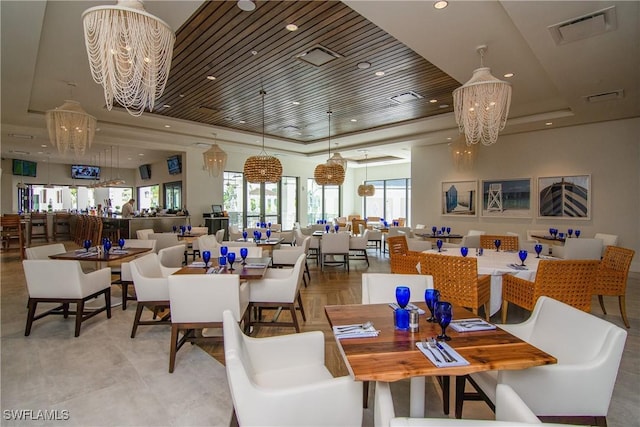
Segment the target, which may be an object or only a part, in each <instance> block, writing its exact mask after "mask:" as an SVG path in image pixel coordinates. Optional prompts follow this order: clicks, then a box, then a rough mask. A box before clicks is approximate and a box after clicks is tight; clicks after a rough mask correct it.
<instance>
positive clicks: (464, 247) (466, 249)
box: [460, 246, 469, 257]
mask: <svg viewBox="0 0 640 427" xmlns="http://www.w3.org/2000/svg"><path fill="white" fill-rule="evenodd" d="M460 253H461V254H462V256H463V257H466V256H467V254H468V253H469V248H468V247H466V246H463V247H461V248H460Z"/></svg>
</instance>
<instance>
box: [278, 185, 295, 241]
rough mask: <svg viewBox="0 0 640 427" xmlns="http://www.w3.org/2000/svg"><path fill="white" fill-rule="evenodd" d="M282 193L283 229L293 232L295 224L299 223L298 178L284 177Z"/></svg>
mask: <svg viewBox="0 0 640 427" xmlns="http://www.w3.org/2000/svg"><path fill="white" fill-rule="evenodd" d="M281 182H282V191H281V192H280V201H281V203H280V209H281V210H282V215H281V218H282V229H283V230H293V223H294V222H296V221H298V178H297V177H295V176H283V177H282V181H281Z"/></svg>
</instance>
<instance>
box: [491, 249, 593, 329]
mask: <svg viewBox="0 0 640 427" xmlns="http://www.w3.org/2000/svg"><path fill="white" fill-rule="evenodd" d="M599 263H600V262H599V261H595V260H573V259H572V260H540V263H539V264H538V271H537V272H536V280H535V282H531V281H529V280H524V279H520V278H518V277H515V276H512V275H510V274H505V275H504V276H503V277H502V323H507V310H508V307H509V303H512V304H515V305H517V306H520V307H522V308H524V309H525V310H529V311H532V310H533V307H534V306H535V304H536V301H538V298H540V297H541V296H543V295H544V296H548V297H550V298H553V299H556V300H558V301H561V302H563V303H565V304H568V305H571V306H573V307H575V308H577V309H579V310H582V311H586V312H587V313H588V312H589V311H591V296H592V293H593V285H594V281H595V277H596V273H597V271H598V264H599Z"/></svg>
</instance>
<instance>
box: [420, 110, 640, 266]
mask: <svg viewBox="0 0 640 427" xmlns="http://www.w3.org/2000/svg"><path fill="white" fill-rule="evenodd" d="M411 155H412V167H411V176H412V178H413V180H412V184H413V186H412V195H411V198H412V218H413V221H412V222H413V223H423V224H426V225H427V226H428V227H430V226H432V225H436V226H443V225H447V226H450V227H452V229H453V231H454V232H456V233H460V234H465V233H466V231H467V230H469V229H481V230H486V231H487V232H495V233H498V232H507V231H514V232H518V233H520V234H521V235H525V233H526V230H527V229H548V228H549V227H556V228H559V229H561V231H562V230H565V231H566V229H567V228H574V229H575V228H579V229H580V230H581V231H582V233H583V234H582V235H583V236H585V237H592V236H593V235H594V234H595V233H597V232H601V233H610V234H617V235H618V236H619V237H620V240H619V245H621V246H624V247H627V248H631V249H634V250H635V251H636V256H635V258H634V265H633V266H632V268H633V269H634V271H640V260H639V258H640V255H638V254H639V253H640V215H638V210H639V209H640V185H639V183H640V119H638V118H635V119H628V120H619V121H612V122H604V123H596V124H590V125H584V126H575V127H566V128H559V129H548V130H544V131H539V132H530V133H523V134H518V135H508V136H501V137H500V138H499V139H498V142H497V143H496V144H494V145H493V146H490V147H484V146H483V147H478V156H477V159H476V162H475V164H474V166H473V167H472V168H471V169H469V170H465V171H460V170H457V169H456V168H454V167H453V165H452V162H451V159H450V154H449V148H448V147H447V146H446V145H437V146H427V147H414V148H413V150H412V153H411ZM584 174H588V175H591V219H589V220H571V219H541V218H537V217H536V212H537V211H536V209H537V200H536V197H535V196H532V205H533V206H532V208H533V215H532V217H531V218H526V219H525V218H523V219H513V218H487V217H483V216H480V215H478V216H476V217H465V218H462V217H451V216H442V215H441V214H440V212H441V201H440V200H441V186H442V185H441V183H442V181H456V180H477V181H478V185H479V184H480V181H481V180H487V179H509V178H532V180H533V181H532V192H534V191H535V189H536V188H537V186H536V180H537V178H538V177H545V176H547V177H548V176H562V175H584ZM478 194H479V193H478ZM478 212H480V211H479V208H478Z"/></svg>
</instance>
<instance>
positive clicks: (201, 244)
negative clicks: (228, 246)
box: [198, 234, 221, 258]
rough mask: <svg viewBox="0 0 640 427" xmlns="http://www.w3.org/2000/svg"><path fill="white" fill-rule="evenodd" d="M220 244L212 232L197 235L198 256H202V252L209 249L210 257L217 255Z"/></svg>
mask: <svg viewBox="0 0 640 427" xmlns="http://www.w3.org/2000/svg"><path fill="white" fill-rule="evenodd" d="M220 246H221V245H220V243H218V240H217V239H216V236H215V235H214V234H205V235H204V236H200V237H198V249H199V250H200V256H202V252H204V251H209V252H211V258H213V257H217V256H218V255H219V254H220Z"/></svg>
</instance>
